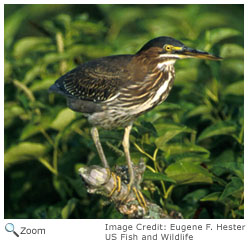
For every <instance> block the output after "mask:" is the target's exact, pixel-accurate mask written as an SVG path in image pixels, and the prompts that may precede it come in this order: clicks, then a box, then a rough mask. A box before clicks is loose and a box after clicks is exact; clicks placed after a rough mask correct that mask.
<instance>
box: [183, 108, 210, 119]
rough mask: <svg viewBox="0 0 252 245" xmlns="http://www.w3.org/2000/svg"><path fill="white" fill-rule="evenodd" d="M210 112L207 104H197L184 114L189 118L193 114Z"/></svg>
mask: <svg viewBox="0 0 252 245" xmlns="http://www.w3.org/2000/svg"><path fill="white" fill-rule="evenodd" d="M210 112H211V108H210V107H209V106H206V105H199V106H197V107H195V108H194V109H193V110H190V112H188V114H187V115H186V116H187V118H190V117H194V116H199V115H205V114H209V113H210Z"/></svg>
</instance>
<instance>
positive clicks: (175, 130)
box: [155, 124, 192, 148]
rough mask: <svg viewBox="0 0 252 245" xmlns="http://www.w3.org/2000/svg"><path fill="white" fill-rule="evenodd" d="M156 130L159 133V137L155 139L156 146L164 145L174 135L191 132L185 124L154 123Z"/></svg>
mask: <svg viewBox="0 0 252 245" xmlns="http://www.w3.org/2000/svg"><path fill="white" fill-rule="evenodd" d="M156 128H157V131H158V133H159V135H161V136H159V137H157V138H156V139H155V144H156V146H157V147H158V148H161V147H162V146H164V145H165V144H166V143H167V142H168V141H170V140H171V139H172V138H174V137H175V136H176V135H178V134H181V133H185V132H187V133H189V132H192V130H191V129H189V128H187V127H186V126H180V125H175V124H174V125H172V124H171V125H166V124H161V125H160V124H159V125H156Z"/></svg>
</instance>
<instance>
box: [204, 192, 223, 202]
mask: <svg viewBox="0 0 252 245" xmlns="http://www.w3.org/2000/svg"><path fill="white" fill-rule="evenodd" d="M220 195H221V192H213V193H210V194H208V195H206V196H205V197H203V198H201V199H200V201H201V202H215V201H217V200H218V199H219V196H220Z"/></svg>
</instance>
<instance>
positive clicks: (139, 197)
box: [132, 187, 147, 208]
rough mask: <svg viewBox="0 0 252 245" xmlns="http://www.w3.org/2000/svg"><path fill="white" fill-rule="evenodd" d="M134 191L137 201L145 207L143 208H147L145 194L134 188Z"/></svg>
mask: <svg viewBox="0 0 252 245" xmlns="http://www.w3.org/2000/svg"><path fill="white" fill-rule="evenodd" d="M132 189H133V191H134V193H135V195H136V198H137V201H138V203H139V204H140V206H141V207H143V208H146V207H147V204H146V201H145V199H144V197H143V194H142V193H141V191H138V190H137V189H136V187H133V188H132Z"/></svg>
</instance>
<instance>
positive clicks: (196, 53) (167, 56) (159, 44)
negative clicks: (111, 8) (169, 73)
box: [136, 36, 222, 62]
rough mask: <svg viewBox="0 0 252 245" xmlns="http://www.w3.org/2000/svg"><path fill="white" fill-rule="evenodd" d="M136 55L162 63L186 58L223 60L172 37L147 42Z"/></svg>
mask: <svg viewBox="0 0 252 245" xmlns="http://www.w3.org/2000/svg"><path fill="white" fill-rule="evenodd" d="M136 55H145V56H147V57H151V58H155V59H158V60H160V61H161V62H162V61H166V60H174V62H175V61H176V60H177V59H186V58H198V59H206V60H221V59H222V58H221V57H218V56H215V55H212V54H210V53H208V52H204V51H200V50H197V49H193V48H189V47H187V46H185V45H184V44H183V43H182V42H180V41H178V40H176V39H174V38H172V37H165V36H164V37H157V38H154V39H152V40H150V41H149V42H147V43H146V44H145V45H144V46H143V47H142V48H141V49H140V50H139V51H138V52H137V53H136Z"/></svg>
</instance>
